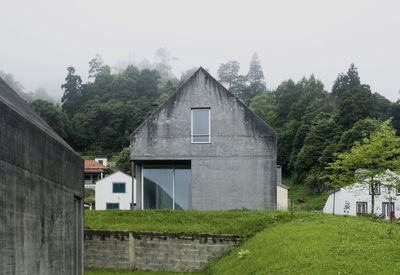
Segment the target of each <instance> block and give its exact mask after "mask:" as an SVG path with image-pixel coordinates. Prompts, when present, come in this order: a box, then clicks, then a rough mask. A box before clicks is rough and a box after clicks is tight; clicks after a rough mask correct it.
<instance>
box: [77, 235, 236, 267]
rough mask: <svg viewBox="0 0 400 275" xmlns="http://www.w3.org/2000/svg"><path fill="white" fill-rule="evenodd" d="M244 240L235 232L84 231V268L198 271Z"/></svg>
mask: <svg viewBox="0 0 400 275" xmlns="http://www.w3.org/2000/svg"><path fill="white" fill-rule="evenodd" d="M242 240H243V237H239V236H233V235H212V234H187V235H185V234H173V233H157V232H134V231H114V230H113V231H111V230H85V253H84V254H85V267H87V268H99V269H104V268H107V269H144V270H171V271H198V270H202V269H204V267H205V265H206V264H207V263H208V262H209V261H210V260H212V259H215V258H217V257H219V256H221V255H222V254H223V253H225V252H228V251H230V250H232V249H233V248H234V247H236V246H237V245H239V244H240V242H241V241H242Z"/></svg>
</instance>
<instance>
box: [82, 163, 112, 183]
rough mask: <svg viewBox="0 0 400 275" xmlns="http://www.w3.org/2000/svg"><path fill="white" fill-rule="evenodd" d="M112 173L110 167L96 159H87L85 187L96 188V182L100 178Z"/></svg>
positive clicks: (85, 164)
mask: <svg viewBox="0 0 400 275" xmlns="http://www.w3.org/2000/svg"><path fill="white" fill-rule="evenodd" d="M111 173H112V171H111V169H110V168H109V167H107V166H105V165H103V164H101V163H99V162H97V161H96V160H85V163H84V177H85V188H95V184H96V182H97V181H98V180H101V179H103V178H104V177H106V176H108V175H109V174H111Z"/></svg>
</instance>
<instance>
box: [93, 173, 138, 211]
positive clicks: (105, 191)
mask: <svg viewBox="0 0 400 275" xmlns="http://www.w3.org/2000/svg"><path fill="white" fill-rule="evenodd" d="M113 182H124V183H125V193H123V194H122V193H113ZM134 185H136V184H134ZM95 186H96V187H95V188H96V210H105V209H106V205H107V203H119V209H124V210H128V209H131V203H132V177H131V176H128V175H127V174H125V173H122V172H115V173H114V174H111V175H109V176H108V177H106V178H104V179H102V180H99V181H97V182H96V185H95Z"/></svg>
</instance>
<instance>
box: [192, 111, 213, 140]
mask: <svg viewBox="0 0 400 275" xmlns="http://www.w3.org/2000/svg"><path fill="white" fill-rule="evenodd" d="M210 124H211V114H210V108H192V143H210V142H211V125H210Z"/></svg>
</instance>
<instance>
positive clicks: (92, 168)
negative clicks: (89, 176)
mask: <svg viewBox="0 0 400 275" xmlns="http://www.w3.org/2000/svg"><path fill="white" fill-rule="evenodd" d="M84 169H85V173H87V172H106V171H110V170H111V169H110V168H108V167H107V166H104V165H103V164H101V163H98V162H97V161H94V160H87V159H85V168H84Z"/></svg>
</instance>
